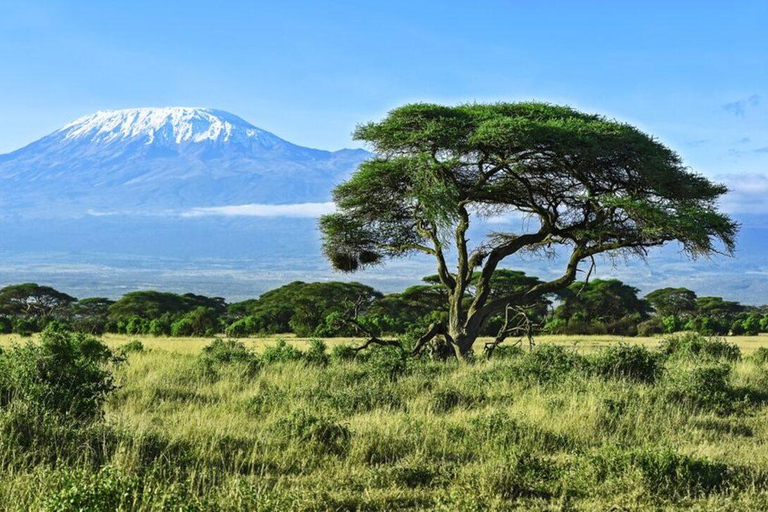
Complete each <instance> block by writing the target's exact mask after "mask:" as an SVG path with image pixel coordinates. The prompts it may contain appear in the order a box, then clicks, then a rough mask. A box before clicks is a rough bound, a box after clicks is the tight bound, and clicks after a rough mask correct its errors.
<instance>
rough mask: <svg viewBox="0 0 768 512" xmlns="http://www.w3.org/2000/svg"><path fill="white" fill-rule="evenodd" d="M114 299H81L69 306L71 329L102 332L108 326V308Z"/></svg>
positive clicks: (95, 332) (91, 332)
mask: <svg viewBox="0 0 768 512" xmlns="http://www.w3.org/2000/svg"><path fill="white" fill-rule="evenodd" d="M114 303H115V301H113V300H110V299H106V298H103V297H93V298H88V299H81V300H79V301H77V302H75V303H74V304H72V305H71V306H70V308H69V316H70V318H71V322H72V327H73V330H76V331H81V332H87V333H90V334H102V333H103V332H105V331H106V330H107V328H108V326H109V308H110V307H111V306H112V304H114Z"/></svg>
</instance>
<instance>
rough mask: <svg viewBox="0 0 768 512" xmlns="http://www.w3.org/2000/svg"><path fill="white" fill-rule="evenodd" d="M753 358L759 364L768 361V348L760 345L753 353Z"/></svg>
mask: <svg viewBox="0 0 768 512" xmlns="http://www.w3.org/2000/svg"><path fill="white" fill-rule="evenodd" d="M752 360H753V361H754V362H755V363H757V364H765V363H768V348H765V347H759V348H758V349H757V350H755V353H754V354H752Z"/></svg>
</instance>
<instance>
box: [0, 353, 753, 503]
mask: <svg viewBox="0 0 768 512" xmlns="http://www.w3.org/2000/svg"><path fill="white" fill-rule="evenodd" d="M702 343H705V342H702ZM670 346H671V345H670V344H667V345H665V349H664V351H655V350H648V349H644V348H634V347H625V346H622V347H615V348H612V349H610V350H608V351H605V352H597V353H595V354H587V355H584V354H580V353H577V352H574V351H572V350H571V349H568V348H558V347H544V346H542V347H539V348H537V349H534V351H533V352H532V353H527V352H515V351H509V353H508V354H505V356H504V357H499V358H495V359H491V360H482V359H480V360H477V361H476V362H474V363H473V364H456V363H450V362H449V363H436V362H431V361H415V360H412V359H408V358H403V357H401V355H400V354H399V353H397V352H396V351H391V350H389V349H375V351H374V352H373V353H371V354H368V355H366V356H364V357H362V358H358V359H353V360H349V359H348V358H347V357H346V356H347V355H348V354H345V353H344V351H339V350H337V351H333V352H332V353H330V354H327V355H326V356H323V354H325V350H324V346H323V345H322V344H320V343H319V342H315V343H314V344H313V345H312V348H311V352H310V356H309V357H307V356H302V355H301V354H299V355H298V356H297V355H296V352H294V351H292V350H290V349H287V348H285V346H277V347H273V348H272V349H270V350H268V351H267V352H266V353H267V357H266V358H264V357H263V356H261V355H259V354H256V353H255V352H252V351H251V350H249V349H248V347H244V346H241V345H238V344H237V343H226V342H218V343H216V344H213V345H211V348H210V349H208V350H207V351H205V352H202V353H199V354H178V353H172V352H168V351H164V350H160V349H157V348H153V349H151V350H148V349H140V348H138V347H137V346H135V345H134V346H133V347H132V348H131V349H130V350H125V351H122V353H123V354H124V355H125V357H126V362H125V363H123V364H121V365H119V366H117V367H116V369H115V370H114V372H115V373H114V378H115V383H116V384H117V386H118V389H117V390H116V391H114V392H113V393H112V394H111V396H110V397H109V399H108V401H107V403H106V406H105V415H104V419H103V420H99V421H97V422H96V423H93V424H89V425H88V426H87V427H78V430H77V431H76V433H75V434H71V433H70V434H68V435H62V436H58V435H57V436H56V437H54V439H56V440H57V441H55V443H54V444H56V445H58V448H57V451H56V452H54V453H53V454H52V455H50V456H48V457H46V458H40V457H37V458H36V457H34V456H33V455H34V454H35V452H36V450H40V449H41V448H40V447H34V446H32V447H29V446H26V447H25V446H20V445H18V444H14V441H13V439H11V438H8V437H2V438H0V444H2V446H0V448H1V449H2V451H1V452H0V454H2V455H0V457H2V464H1V465H0V477H2V478H0V506H2V507H4V508H5V509H7V510H397V509H423V510H434V509H437V510H516V509H528V510H566V509H568V510H573V509H576V510H610V509H614V510H636V509H684V508H698V509H701V510H712V509H721V510H762V509H766V508H768V487H766V485H767V484H768V443H766V440H768V424H766V421H765V418H766V416H767V415H768V405H767V403H766V399H768V363H765V362H764V358H762V359H761V358H757V357H755V358H753V357H746V358H741V359H738V358H734V357H732V354H733V351H732V350H721V349H722V347H720V346H718V347H715V348H717V350H714V349H711V350H710V349H709V348H706V347H705V348H704V349H702V350H699V351H698V352H696V354H694V356H690V354H689V352H690V350H689V346H690V343H689V344H684V343H678V344H677V345H675V346H674V347H672V348H670ZM697 346H698V345H697ZM675 347H678V348H675ZM676 351H677V352H676ZM685 351H687V352H685ZM702 352H703V353H705V354H706V357H698V356H697V354H699V353H702ZM723 354H725V355H728V354H731V355H729V356H728V357H725V356H724V355H723ZM2 421H5V420H0V422H2ZM57 428H58V427H57ZM61 428H65V427H61Z"/></svg>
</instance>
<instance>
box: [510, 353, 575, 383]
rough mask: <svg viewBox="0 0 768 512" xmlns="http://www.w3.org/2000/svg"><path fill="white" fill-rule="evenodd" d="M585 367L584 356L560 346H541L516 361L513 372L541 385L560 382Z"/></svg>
mask: <svg viewBox="0 0 768 512" xmlns="http://www.w3.org/2000/svg"><path fill="white" fill-rule="evenodd" d="M584 367H585V360H584V358H583V357H582V356H580V355H579V354H577V353H576V351H575V350H571V349H568V348H565V347H561V346H559V345H549V344H548V345H539V346H537V347H535V348H534V349H533V350H531V351H530V352H528V353H526V354H525V355H524V356H523V357H519V358H517V359H515V361H514V364H513V366H512V367H511V368H512V371H513V372H514V373H515V374H516V375H517V376H518V377H520V378H522V379H524V380H528V381H532V382H537V383H539V384H543V383H547V382H553V381H560V380H562V379H563V378H564V377H565V376H566V375H568V374H571V373H572V372H574V371H576V370H578V369H582V368H584Z"/></svg>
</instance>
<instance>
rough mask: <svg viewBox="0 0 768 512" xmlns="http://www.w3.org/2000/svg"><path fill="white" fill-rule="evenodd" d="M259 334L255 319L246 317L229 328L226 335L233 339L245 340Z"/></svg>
mask: <svg viewBox="0 0 768 512" xmlns="http://www.w3.org/2000/svg"><path fill="white" fill-rule="evenodd" d="M256 332H257V328H256V325H255V324H254V321H253V317H250V316H246V317H245V318H240V319H239V320H235V321H234V322H232V323H231V324H229V325H228V326H227V329H226V334H227V336H229V337H231V338H245V337H247V336H250V335H251V334H254V333H256Z"/></svg>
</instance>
